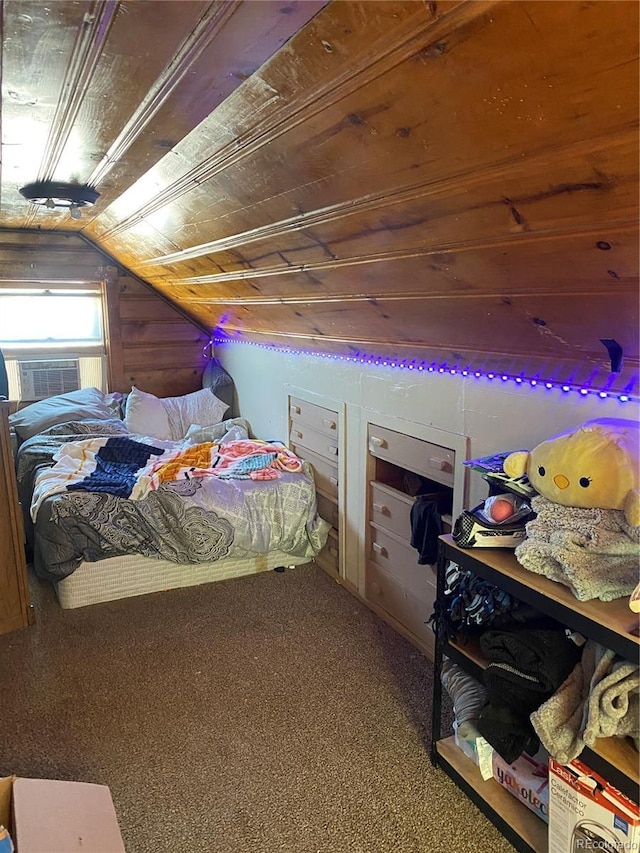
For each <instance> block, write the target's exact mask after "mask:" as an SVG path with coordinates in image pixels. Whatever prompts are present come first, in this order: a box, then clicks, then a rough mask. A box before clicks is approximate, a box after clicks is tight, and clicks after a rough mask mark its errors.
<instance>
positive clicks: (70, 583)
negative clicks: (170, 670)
mask: <svg viewBox="0 0 640 853" xmlns="http://www.w3.org/2000/svg"><path fill="white" fill-rule="evenodd" d="M309 559H310V558H309V557H293V556H291V554H285V553H284V552H283V551H269V552H268V553H267V554H255V555H252V556H249V557H234V556H230V557H224V558H222V559H220V560H215V561H214V562H211V563H194V564H187V565H186V564H184V563H172V562H170V561H169V560H156V559H154V558H152V557H143V556H139V555H127V556H123V557H109V558H108V559H106V560H98V561H97V562H94V563H87V562H82V563H81V564H80V565H79V566H78V568H77V569H76V570H75V571H74V572H73V573H72V574H70V575H69V576H68V577H66V578H64V579H63V580H61V581H59V582H58V583H56V584H54V587H55V590H56V594H57V596H58V601H59V602H60V606H61V607H62V608H63V609H65V610H70V609H73V608H76V607H84V606H86V605H88V604H99V603H100V602H104V601H116V600H118V599H120V598H131V597H132V596H136V595H145V594H146V593H150V592H160V591H163V590H167V589H177V588H180V587H185V586H198V585H199V584H203V583H211V582H213V581H221V580H226V579H228V578H238V577H242V576H243V575H251V574H257V573H258V572H266V571H268V570H269V569H275V568H278V567H279V566H296V565H300V564H302V563H308V562H309Z"/></svg>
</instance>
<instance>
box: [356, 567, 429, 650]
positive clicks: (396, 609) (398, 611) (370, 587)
mask: <svg viewBox="0 0 640 853" xmlns="http://www.w3.org/2000/svg"><path fill="white" fill-rule="evenodd" d="M435 595H436V591H435V587H434V586H432V585H431V584H428V585H427V587H426V588H425V592H424V595H423V596H422V597H420V596H417V595H415V594H414V593H413V592H412V591H411V590H408V589H407V588H406V587H404V586H402V584H401V583H399V582H398V581H397V579H396V578H395V577H393V576H392V575H390V574H389V573H388V572H386V571H385V570H384V569H382V568H381V567H380V566H378V565H376V563H373V562H369V563H368V564H367V580H366V596H367V599H368V600H369V601H371V602H372V603H373V604H377V605H378V606H379V607H382V609H383V610H385V611H386V612H387V613H388V614H389V615H390V616H393V617H394V618H395V619H396V620H397V621H398V622H399V623H400V624H401V625H404V627H405V628H407V629H408V630H409V631H411V633H412V634H415V636H416V637H417V638H418V639H419V640H421V642H422V643H423V644H424V645H426V646H427V647H428V648H430V649H431V650H433V648H434V647H435V638H434V634H433V631H432V629H431V627H430V626H429V625H427V624H426V623H427V621H428V619H429V617H430V616H431V614H432V612H433V603H434V601H435Z"/></svg>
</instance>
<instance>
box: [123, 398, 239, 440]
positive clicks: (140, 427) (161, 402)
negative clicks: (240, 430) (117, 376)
mask: <svg viewBox="0 0 640 853" xmlns="http://www.w3.org/2000/svg"><path fill="white" fill-rule="evenodd" d="M228 408H229V406H227V404H226V403H223V402H222V400H219V399H218V398H217V397H216V395H215V394H214V393H213V391H212V390H211V388H203V389H202V390H200V391H194V392H193V394H184V395H182V396H181V397H156V396H154V395H153V394H148V393H147V392H146V391H140V390H139V389H138V388H136V387H135V386H134V387H133V388H132V389H131V394H129V396H128V397H127V405H126V408H125V416H124V420H125V424H126V425H127V429H128V430H129V432H134V433H138V434H140V435H148V436H151V437H153V438H168V439H171V440H172V441H181V440H182V439H183V438H184V437H185V435H186V434H187V431H188V429H189V427H190V426H191V424H201V425H202V426H212V425H213V424H217V423H220V421H221V420H222V418H223V416H224V413H225V412H226V411H227V409H228Z"/></svg>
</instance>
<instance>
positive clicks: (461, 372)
mask: <svg viewBox="0 0 640 853" xmlns="http://www.w3.org/2000/svg"><path fill="white" fill-rule="evenodd" d="M213 344H244V345H245V346H252V347H259V348H260V349H268V350H276V351H277V352H286V353H289V354H290V355H306V356H315V357H316V358H327V359H330V360H332V361H350V362H353V363H357V364H372V365H376V366H380V367H391V368H396V367H397V368H398V369H400V370H417V371H418V372H423V373H448V374H450V375H452V376H473V377H475V378H476V379H483V378H484V379H489V380H493V379H497V380H499V381H502V382H515V384H516V385H523V386H524V385H529V386H530V387H532V388H535V387H542V388H546V389H548V390H551V389H554V388H556V389H559V390H560V391H563V392H564V393H566V394H568V393H569V392H570V391H574V392H576V393H578V394H579V395H580V396H581V397H588V396H591V397H593V396H596V397H599V398H600V399H602V400H616V399H617V400H618V401H619V402H620V403H628V402H630V401H632V400H637V399H639V397H638V395H636V394H631V393H630V392H629V393H624V392H618V391H606V390H604V389H600V388H589V387H586V386H584V385H577V384H575V383H572V382H559V381H557V380H556V381H554V382H552V381H550V380H548V379H540V378H536V377H527V376H511V375H509V374H507V373H502V372H499V371H492V370H488V371H482V370H473V369H472V368H470V367H464V368H459V367H448V366H447V365H446V364H438V363H437V362H435V361H432V362H430V363H427V362H425V361H418V360H417V359H413V360H409V359H398V358H392V357H388V356H372V355H339V354H336V353H328V352H317V351H315V350H303V349H291V348H289V347H284V346H283V347H279V346H276V345H275V344H260V343H258V342H257V341H241V340H234V339H233V338H226V337H213V338H212V339H211V341H210V342H209V345H213Z"/></svg>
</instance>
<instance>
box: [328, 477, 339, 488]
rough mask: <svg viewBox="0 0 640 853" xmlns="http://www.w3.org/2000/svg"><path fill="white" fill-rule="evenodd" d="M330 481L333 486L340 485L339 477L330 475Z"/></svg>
mask: <svg viewBox="0 0 640 853" xmlns="http://www.w3.org/2000/svg"><path fill="white" fill-rule="evenodd" d="M329 482H330V483H331V485H332V486H337V485H338V478H337V477H329Z"/></svg>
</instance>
